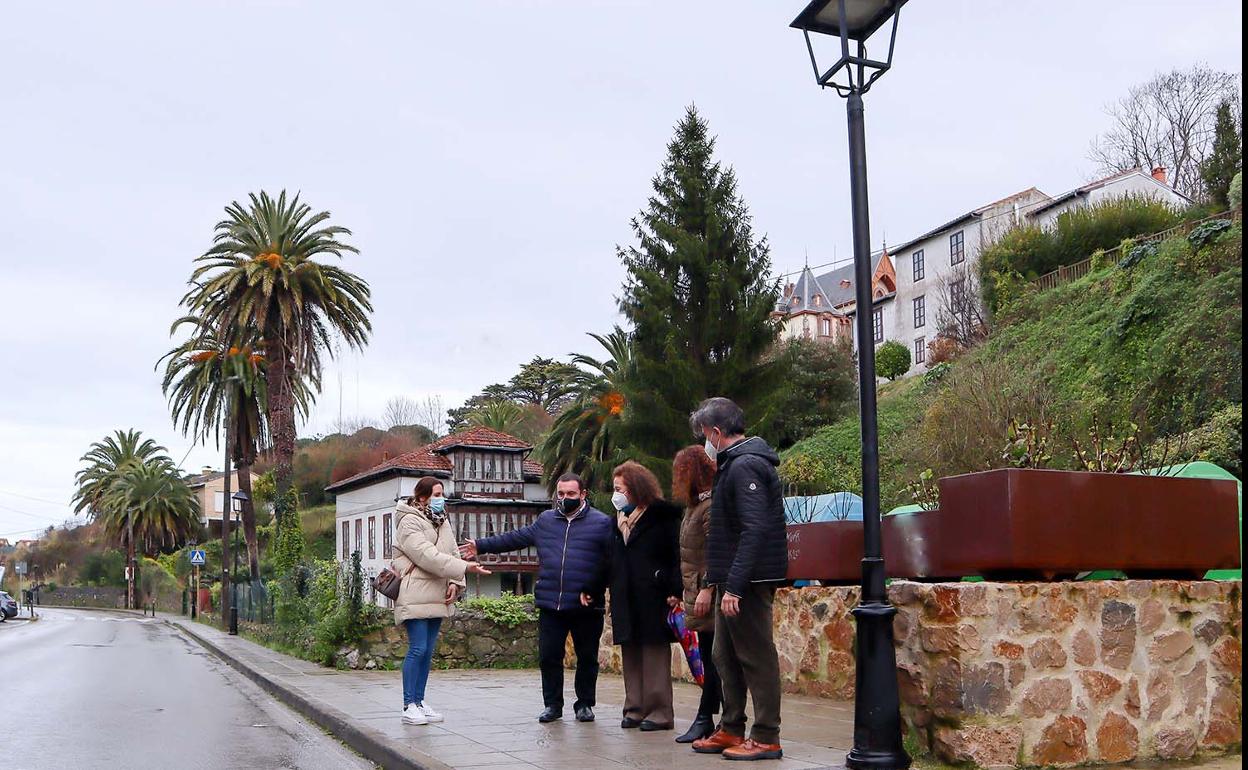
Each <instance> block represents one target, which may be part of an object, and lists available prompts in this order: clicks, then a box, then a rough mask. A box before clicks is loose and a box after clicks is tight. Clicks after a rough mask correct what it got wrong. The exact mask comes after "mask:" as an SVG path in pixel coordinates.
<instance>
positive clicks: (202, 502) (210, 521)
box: [186, 468, 260, 534]
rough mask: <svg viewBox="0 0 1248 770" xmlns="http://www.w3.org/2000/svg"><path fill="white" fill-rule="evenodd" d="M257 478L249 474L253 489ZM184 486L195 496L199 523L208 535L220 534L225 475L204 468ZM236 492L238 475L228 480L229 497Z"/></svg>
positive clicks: (223, 507) (223, 506)
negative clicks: (214, 531)
mask: <svg viewBox="0 0 1248 770" xmlns="http://www.w3.org/2000/svg"><path fill="white" fill-rule="evenodd" d="M258 478H260V477H259V476H257V475H256V474H254V473H253V474H251V484H252V486H253V487H254V486H255V484H256V480H257V479H258ZM186 485H187V486H188V487H190V488H191V492H193V493H194V494H195V501H196V502H197V503H198V504H199V523H200V524H202V525H204V527H206V528H207V529H208V532H209V534H211V533H212V532H213V530H216V532H217V534H220V533H221V514H222V512H223V511H224V510H225V474H224V473H222V472H221V471H214V470H213V469H212V468H204V469H203V470H201V471H200V472H199V473H197V474H196V475H194V476H191V477H190V478H188V479H187V480H186ZM236 492H238V475H237V474H234V475H233V476H232V477H231V478H230V496H231V497H232V496H233V495H234V493H236Z"/></svg>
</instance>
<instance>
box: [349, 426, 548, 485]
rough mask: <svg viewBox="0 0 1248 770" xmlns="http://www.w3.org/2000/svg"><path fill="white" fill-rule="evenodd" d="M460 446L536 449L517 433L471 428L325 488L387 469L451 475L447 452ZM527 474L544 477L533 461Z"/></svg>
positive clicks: (351, 482)
mask: <svg viewBox="0 0 1248 770" xmlns="http://www.w3.org/2000/svg"><path fill="white" fill-rule="evenodd" d="M457 447H468V448H472V449H502V450H510V451H516V452H528V451H530V450H532V449H533V447H532V445H530V444H527V443H525V442H523V441H521V440H520V439H518V438H516V437H515V436H509V435H507V434H506V433H501V432H499V431H496V430H493V429H491V428H485V427H479V426H478V427H475V428H469V429H468V430H466V431H462V432H460V433H455V434H452V435H450V436H444V437H442V438H440V439H438V440H437V441H435V442H433V443H432V444H426V445H425V446H422V447H420V448H419V449H414V450H412V451H411V452H408V453H407V454H402V455H399V456H398V457H392V458H390V459H389V460H386V461H385V462H383V463H381V464H380V465H376V466H374V467H372V468H369V469H368V470H366V471H363V472H361V473H357V474H355V475H354V476H349V477H347V478H345V479H342V480H340V481H335V482H334V483H333V484H330V485H329V486H327V487H325V491H326V492H333V491H335V490H339V489H342V488H344V487H349V486H356V485H358V483H359V482H361V481H365V480H367V479H370V478H372V477H374V476H381V475H385V474H386V473H387V472H390V471H394V472H398V473H403V472H409V473H427V474H429V475H436V476H450V474H451V471H452V470H454V468H453V467H452V465H451V460H450V458H448V457H447V456H446V453H447V452H449V451H450V450H452V449H455V448H457ZM523 470H524V476H525V477H526V478H530V477H539V478H540V477H541V475H542V471H543V469H542V466H541V463H537V462H534V461H533V460H527V459H526V460H525V461H524V462H523Z"/></svg>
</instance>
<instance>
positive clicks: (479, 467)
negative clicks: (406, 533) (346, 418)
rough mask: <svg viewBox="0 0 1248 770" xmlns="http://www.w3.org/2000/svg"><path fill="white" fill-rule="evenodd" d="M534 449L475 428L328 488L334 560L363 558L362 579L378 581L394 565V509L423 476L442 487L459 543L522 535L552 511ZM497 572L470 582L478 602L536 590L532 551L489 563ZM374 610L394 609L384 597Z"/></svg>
mask: <svg viewBox="0 0 1248 770" xmlns="http://www.w3.org/2000/svg"><path fill="white" fill-rule="evenodd" d="M532 450H533V447H532V446H531V445H529V444H527V443H525V442H524V441H521V440H520V439H518V438H515V437H514V436H509V435H507V434H505V433H500V432H498V431H495V430H490V429H489V428H482V427H476V428H471V429H469V430H467V431H464V432H462V433H456V434H454V435H451V436H447V437H445V438H442V439H439V440H437V441H435V442H433V443H432V444H428V445H426V446H423V447H420V448H419V449H416V450H414V451H412V452H408V453H407V454H404V455H400V456H398V457H395V458H393V459H389V460H386V461H384V462H382V463H381V464H379V465H377V466H376V467H373V468H370V469H368V470H366V471H364V472H362V473H358V474H356V475H354V476H351V477H350V478H346V479H342V480H341V481H337V482H335V483H333V484H331V485H329V486H328V487H326V488H325V491H326V492H330V493H333V494H334V495H335V509H336V519H335V525H336V526H335V528H334V531H335V541H336V547H335V549H334V553H335V557H336V558H337V559H338V561H339V562H348V561H350V559H351V555H352V553H354V552H357V551H358V552H359V554H360V561H361V564H362V565H363V568H364V573H365V574H366V575H367V576H369V577H372V576H375V575H376V574H377V573H378V572H379V571H380V570H381V569H382V568H383V567H385V566H386V565H387V564H389V562H390V558H391V556H392V550H393V547H394V545H395V543H394V538H395V526H396V522H395V516H394V514H395V506H396V504H397V503H398V501H399V500H403V499H406V498H408V497H410V496H411V495H412V492H413V491H414V490H415V488H416V482H417V481H418V480H419V479H420V478H421V477H422V476H433V477H434V478H437V479H438V480H440V481H441V482H442V484H443V488H444V492H445V494H446V497H447V498H448V500H447V510H448V512H449V513H448V515H449V518H450V521H451V526H452V528H453V529H454V531H455V535H456V539H457V541H458V542H460V543H462V542H464V541H465V540H468V539H475V538H478V537H486V536H489V535H494V534H498V533H500V532H506V531H509V530H512V529H518V528H520V527H523V526H526V525H528V524H529V523H531V522H532V521H533V520H534V519H535V518H536V517H537V515H538V514H539V513H541V512H542V511H543V510H545V509H547V508H549V507H550V496H549V494H547V492H546V489H545V487H543V486H542V483H541V481H542V466H541V465H540V464H538V463H536V462H534V461H532V460H530V459H528V455H529V453H530V452H532ZM481 563H482V564H484V565H486V566H488V567H490V568H491V569H492V570H494V574H492V575H488V576H480V575H474V576H471V577H470V578H469V590H470V591H472V592H473V593H475V594H477V595H486V596H498V595H500V594H501V593H503V592H505V591H506V592H511V593H528V592H530V591H532V588H533V573H534V572H535V571H536V569H537V555H536V553H535V551H534V550H533V549H526V550H525V551H519V552H516V553H510V554H499V555H483V556H482V557H481ZM371 598H372V600H373V601H374V602H376V603H377V604H379V605H381V606H389V605H390V604H391V602H390V601H389V600H388V599H386V598H385V597H383V596H380V595H371Z"/></svg>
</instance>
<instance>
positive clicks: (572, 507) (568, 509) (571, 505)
mask: <svg viewBox="0 0 1248 770" xmlns="http://www.w3.org/2000/svg"><path fill="white" fill-rule="evenodd" d="M580 509H581V498H579V497H565V498H563V499H562V500H560V501H559V510H561V511H563V512H564V513H576V512H577V511H579V510H580Z"/></svg>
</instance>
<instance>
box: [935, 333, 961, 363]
mask: <svg viewBox="0 0 1248 770" xmlns="http://www.w3.org/2000/svg"><path fill="white" fill-rule="evenodd" d="M961 352H962V346H961V345H959V344H958V341H957V340H955V339H953V338H951V337H937V338H936V339H934V340H932V341H931V342H929V343H927V365H928V366H929V367H933V366H939V365H940V364H944V363H948V362H949V361H952V360H953V359H955V358H957V357H958V354H959V353H961Z"/></svg>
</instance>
